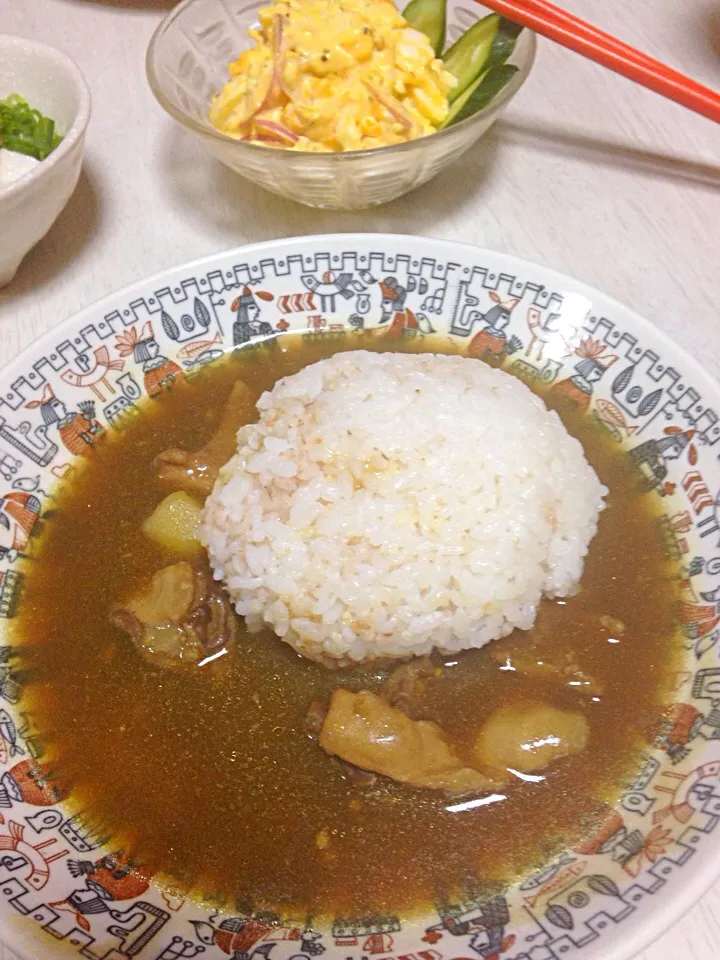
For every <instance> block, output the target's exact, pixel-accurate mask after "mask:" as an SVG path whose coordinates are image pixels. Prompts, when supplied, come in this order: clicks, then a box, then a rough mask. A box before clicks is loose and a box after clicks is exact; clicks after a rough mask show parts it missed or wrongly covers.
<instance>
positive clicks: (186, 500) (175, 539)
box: [142, 490, 202, 556]
mask: <svg viewBox="0 0 720 960" xmlns="http://www.w3.org/2000/svg"><path fill="white" fill-rule="evenodd" d="M201 519H202V507H201V506H200V504H199V503H198V502H197V500H195V499H194V498H193V497H191V496H190V494H188V493H185V491H184V490H178V491H177V493H171V494H170V495H169V496H167V497H165V499H164V500H163V501H162V503H160V504H158V506H157V507H155V509H154V510H153V512H152V513H151V514H150V516H149V517H148V518H147V520H146V521H145V522H144V523H143V525H142V530H143V533H144V534H145V535H146V536H147V537H150V539H151V540H154V541H155V543H158V544H160V546H161V547H165V548H166V549H167V550H172V552H173V553H177V554H180V556H191V555H192V554H194V553H197V552H198V551H199V550H200V549H201V547H200V541H199V540H198V537H197V531H198V527H199V525H200V520H201Z"/></svg>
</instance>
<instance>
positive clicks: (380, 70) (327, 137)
mask: <svg viewBox="0 0 720 960" xmlns="http://www.w3.org/2000/svg"><path fill="white" fill-rule="evenodd" d="M258 19H259V21H260V27H259V29H254V30H250V31H249V35H250V38H251V40H253V41H254V46H253V47H251V48H250V49H248V50H245V51H244V52H243V53H242V54H241V55H240V56H239V57H238V58H237V60H235V61H234V62H233V63H231V64H230V66H229V72H230V80H229V81H228V82H227V83H226V84H225V86H224V87H223V89H222V90H221V91H220V93H219V94H217V96H215V97H214V98H213V102H212V106H211V109H210V122H211V123H212V124H213V126H215V127H216V128H217V129H218V130H220V131H222V132H223V133H225V134H228V135H229V136H231V137H234V138H236V139H239V140H248V141H251V142H254V143H263V144H267V145H270V146H276V147H284V148H286V149H290V150H297V151H314V152H338V151H345V150H366V149H371V148H374V147H385V146H389V145H390V144H394V143H403V142H406V141H408V140H415V139H417V138H418V137H423V136H426V135H427V134H430V133H434V132H435V131H436V130H437V128H438V127H439V126H440V125H441V124H442V122H443V121H444V120H445V118H446V117H447V115H448V110H449V107H448V94H449V92H450V91H451V90H452V89H453V87H454V86H455V85H456V83H457V80H456V79H455V77H454V76H453V75H452V74H451V73H449V72H448V71H447V70H446V69H445V67H444V65H443V62H442V60H438V59H437V58H436V57H435V53H434V51H433V48H432V46H431V45H430V41H429V40H428V38H427V37H426V36H425V34H423V33H420V32H419V31H418V30H415V29H413V28H412V27H411V26H410V25H409V24H408V22H407V21H406V20H405V19H404V18H403V17H402V16H401V14H400V13H399V12H398V10H397V9H396V8H395V6H393V4H392V2H391V0H280V2H277V3H274V4H272V5H270V6H267V7H262V8H260V10H259V12H258Z"/></svg>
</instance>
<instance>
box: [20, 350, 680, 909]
mask: <svg viewBox="0 0 720 960" xmlns="http://www.w3.org/2000/svg"><path fill="white" fill-rule="evenodd" d="M388 343H389V341H385V342H384V344H382V341H378V340H375V339H373V338H371V337H369V336H368V335H365V336H364V337H363V335H359V334H349V335H340V336H332V335H321V336H319V337H318V336H315V337H313V336H306V337H304V338H301V337H299V336H285V337H283V338H280V339H278V340H276V341H272V342H270V343H269V344H266V345H262V346H255V347H249V348H245V349H243V350H241V351H238V352H236V353H235V354H234V355H232V356H231V357H228V358H226V359H225V360H223V361H221V362H219V363H217V364H215V365H213V366H212V368H207V369H205V370H204V371H203V372H202V373H201V374H199V375H198V376H197V377H195V378H194V379H193V380H192V382H180V383H179V384H177V385H176V386H175V387H174V388H173V390H172V392H170V393H164V394H163V395H162V397H161V398H159V399H157V400H150V401H148V402H147V403H146V404H145V406H144V407H143V409H142V412H141V414H140V415H138V416H137V417H136V418H135V419H134V421H133V422H132V423H131V424H130V425H128V426H127V427H126V428H125V429H124V430H123V432H122V434H121V435H116V436H115V437H114V438H108V439H106V441H105V442H104V443H103V444H102V445H101V446H100V447H99V448H98V449H97V450H96V451H95V452H94V454H93V457H92V459H91V461H90V462H89V463H88V464H87V465H86V466H85V467H84V468H83V469H82V470H80V471H78V473H77V475H76V476H75V477H74V478H73V480H72V482H71V483H70V484H68V485H67V487H66V489H65V490H64V491H63V492H62V493H61V494H60V496H59V497H58V499H57V501H56V503H55V504H54V506H53V510H52V513H51V514H50V515H49V516H48V517H47V519H46V520H45V521H44V529H43V532H42V537H41V541H40V547H39V550H36V552H35V557H34V559H32V560H31V561H29V568H28V577H27V585H26V590H25V594H24V599H23V603H22V608H21V614H20V616H19V617H18V620H17V622H16V624H15V627H14V630H15V642H16V643H17V644H19V645H20V654H21V658H22V662H23V665H24V667H25V669H26V670H27V672H28V677H29V683H28V685H27V688H26V691H27V692H26V696H27V699H28V704H27V705H28V706H29V708H30V710H31V712H32V715H33V719H34V723H35V726H36V727H37V728H38V731H39V732H40V735H41V739H42V741H43V743H44V745H45V748H46V754H45V756H44V760H45V761H46V762H49V763H50V764H51V765H52V767H53V768H54V771H55V775H56V778H57V782H58V784H59V785H60V786H61V787H62V788H64V789H71V790H72V797H73V803H74V804H75V806H77V807H78V808H81V809H83V810H84V811H87V812H89V813H90V814H91V816H92V817H93V818H94V820H95V821H96V822H99V823H100V824H101V825H102V826H103V827H104V828H105V829H106V830H107V831H108V832H109V833H110V834H111V836H112V840H113V844H114V846H116V847H122V848H124V849H125V850H128V849H129V850H130V851H132V853H133V855H135V856H136V857H137V858H138V859H139V860H140V862H141V863H143V864H144V865H145V869H146V870H147V871H148V872H150V873H156V874H160V876H161V878H164V879H166V880H168V882H172V883H173V884H176V885H180V886H183V887H188V888H191V889H192V890H193V891H195V892H196V893H198V894H199V895H202V896H207V897H212V898H219V899H221V900H226V901H227V902H228V903H229V904H232V905H235V906H237V907H238V908H242V909H252V908H256V909H257V908H266V909H268V908H275V909H278V910H285V909H290V908H298V909H303V910H306V911H308V912H309V913H311V914H313V915H314V916H316V917H318V916H325V915H328V914H331V913H334V914H336V915H345V916H359V915H361V914H367V913H368V912H373V913H374V912H377V911H384V910H394V911H403V912H405V913H408V912H411V911H414V910H417V909H419V908H422V907H423V905H424V904H426V903H427V902H428V901H431V900H435V899H437V898H438V897H443V896H445V895H449V894H450V892H451V891H456V890H457V889H458V888H459V886H460V885H461V884H470V885H472V886H475V885H476V881H477V882H478V883H479V884H480V886H481V887H494V886H495V885H496V884H503V883H507V882H511V881H512V880H513V879H514V878H516V877H517V876H518V875H519V874H523V873H527V872H529V871H530V870H532V869H534V868H537V867H538V866H540V865H541V864H542V863H544V862H546V861H547V860H548V859H549V858H550V857H551V856H553V855H555V854H557V853H558V852H559V851H560V850H561V849H562V848H563V847H565V846H566V845H567V844H572V843H573V842H574V841H575V840H577V839H578V838H579V837H580V836H581V835H583V834H585V833H586V832H587V830H588V828H589V826H590V825H591V824H592V823H594V822H596V821H597V820H598V819H599V818H600V817H601V816H602V811H603V809H604V803H605V802H606V801H609V800H612V799H613V798H614V797H616V796H617V795H618V793H619V792H620V790H621V788H622V783H623V781H624V779H626V778H627V777H628V776H629V775H631V774H632V773H633V770H634V769H635V767H636V765H637V760H638V752H639V750H640V749H641V748H642V746H643V745H645V744H647V742H648V741H649V739H650V738H651V737H652V731H653V725H654V723H655V722H656V720H657V718H658V715H659V714H660V713H661V712H662V709H663V706H664V704H665V702H666V691H667V687H668V681H669V677H670V676H671V673H672V670H673V667H674V666H675V665H676V664H677V656H678V654H677V645H676V642H675V641H674V640H673V636H674V625H673V616H672V603H673V596H674V593H673V589H672V582H673V581H672V570H671V569H670V568H669V566H668V563H667V561H666V560H664V559H663V550H662V547H661V544H660V539H659V534H658V527H657V516H656V514H655V513H654V512H653V510H652V504H651V498H650V497H648V495H647V494H642V493H641V492H640V491H639V488H638V483H637V477H636V475H635V474H634V473H633V470H632V467H631V465H630V460H629V457H627V456H625V455H623V454H622V453H621V452H619V451H618V449H617V448H616V447H615V446H614V445H613V444H611V442H610V441H609V440H608V439H607V438H606V436H605V435H604V434H601V433H600V431H599V428H594V427H593V426H592V425H591V424H590V421H589V420H588V419H582V418H578V417H574V416H572V415H569V416H568V415H564V420H565V423H566V425H567V427H568V429H569V430H570V431H571V432H572V433H574V434H576V435H578V436H579V437H580V438H581V439H582V442H583V444H584V447H585V452H586V455H587V457H588V459H589V461H590V462H591V463H592V465H593V466H594V468H595V470H596V471H597V473H598V474H599V476H600V478H601V480H602V481H603V482H604V483H605V484H606V485H607V486H608V487H609V488H610V495H609V497H608V499H607V504H608V505H607V508H606V509H605V511H604V512H603V513H602V514H601V517H600V526H599V530H598V533H597V535H596V537H595V539H594V540H593V542H592V544H591V548H590V553H589V556H588V558H587V562H586V565H585V573H584V576H583V581H582V590H581V592H580V593H579V595H578V596H576V597H574V598H571V599H567V600H563V601H543V603H542V607H541V611H540V614H539V616H538V619H537V623H536V626H535V628H534V629H533V631H531V634H532V637H534V638H535V639H536V640H537V641H538V643H540V644H542V649H543V651H545V652H547V655H548V657H549V658H551V657H552V655H553V653H555V654H556V655H557V654H560V653H563V652H566V651H568V650H571V651H572V652H573V654H574V656H575V657H576V658H577V659H578V660H579V662H580V664H581V666H582V668H583V670H584V671H585V672H586V673H588V674H590V675H592V677H593V678H595V679H596V680H597V681H599V682H600V683H601V684H602V685H603V686H604V691H603V694H602V696H601V697H596V698H595V699H592V698H590V697H589V696H584V697H583V696H580V695H579V694H577V693H574V692H573V691H572V689H571V688H570V687H564V688H562V689H559V688H558V687H554V686H552V685H549V684H548V683H547V682H546V681H545V680H539V679H537V678H535V679H532V678H529V677H525V676H522V675H520V674H519V673H517V672H515V673H513V672H511V671H503V670H500V669H499V664H498V663H497V662H495V661H494V660H493V659H492V658H491V657H490V656H489V653H488V649H487V648H486V649H483V650H479V651H473V652H468V653H463V654H460V655H457V656H455V657H452V658H446V662H447V667H446V668H445V670H444V672H443V676H442V677H441V678H439V679H436V680H432V681H431V682H430V689H429V691H428V694H427V697H426V700H425V702H424V706H425V707H427V709H426V711H425V713H426V715H427V716H428V717H429V718H431V719H435V720H437V721H438V722H439V723H440V724H441V725H442V727H443V728H444V729H445V731H446V732H447V734H448V735H449V737H450V739H451V741H453V742H454V743H455V744H456V746H457V747H458V748H459V749H460V750H462V749H463V747H466V746H469V744H470V742H471V741H472V739H473V738H474V735H475V733H476V731H477V730H478V728H479V726H480V725H481V723H482V722H483V720H484V719H485V718H486V717H487V716H488V715H489V714H490V712H491V711H492V710H493V709H494V708H495V707H497V706H500V705H501V704H506V703H508V702H510V701H514V700H526V699H533V700H543V701H546V702H549V703H552V704H554V705H556V706H567V707H571V708H575V709H577V708H578V707H579V708H581V709H582V710H583V712H584V713H585V715H586V716H587V718H588V720H589V722H590V727H591V736H590V741H589V745H588V747H587V748H586V750H585V751H584V752H583V753H581V754H580V755H578V756H574V757H568V758H565V759H563V760H561V761H558V762H557V763H556V764H555V765H553V766H552V767H551V768H550V769H549V770H548V771H546V776H545V779H544V780H543V781H541V782H540V783H523V782H520V781H517V782H515V783H514V784H513V785H511V786H510V787H509V788H508V789H507V790H504V794H505V795H506V798H505V799H504V800H503V801H502V802H494V803H491V804H487V805H484V806H479V807H475V808H472V809H467V810H465V811H462V812H451V811H448V809H447V808H448V807H449V806H452V805H454V803H455V804H456V803H457V801H455V802H453V801H448V800H447V799H444V798H443V797H441V796H440V795H437V794H434V793H431V792H429V791H419V790H412V789H410V788H407V787H404V786H401V785H398V784H395V783H392V782H389V781H386V782H384V783H383V784H382V786H381V787H379V788H374V789H373V790H371V791H365V790H363V789H362V788H359V787H358V786H355V785H353V784H352V783H350V782H348V781H347V780H345V779H344V778H343V776H342V775H341V770H340V767H339V765H338V764H337V761H336V760H334V759H333V758H331V757H329V756H327V755H326V754H325V753H324V752H323V750H322V749H321V748H320V747H319V746H318V744H317V742H315V741H313V740H311V739H309V737H308V736H307V734H306V732H305V730H304V728H303V719H304V716H305V713H306V711H307V709H308V706H309V704H310V703H311V701H312V700H316V699H324V698H326V697H327V696H328V695H329V694H330V692H331V691H332V690H333V689H334V688H335V687H337V686H339V685H345V686H347V687H349V688H352V689H356V690H357V689H368V688H369V689H376V688H377V687H378V685H379V683H380V681H381V679H382V678H383V676H384V674H383V672H382V671H381V670H379V669H378V668H377V667H375V668H372V667H370V668H365V669H355V670H350V671H332V670H328V669H326V668H324V667H322V666H319V665H317V664H315V663H311V662H309V661H307V660H304V659H303V658H301V657H299V656H298V655H297V654H296V653H295V652H294V651H293V650H292V649H291V648H290V647H289V646H287V645H286V644H284V643H283V642H281V641H280V640H279V639H277V638H276V637H275V636H274V634H272V633H271V632H266V633H262V634H255V635H252V634H247V633H246V632H245V630H244V625H242V628H241V631H240V640H239V642H238V646H237V649H236V650H235V651H234V652H231V653H229V654H228V655H227V656H223V657H220V658H219V659H217V660H216V661H214V662H213V663H212V664H208V665H207V666H205V667H202V668H193V669H189V670H178V671H170V670H161V669H158V668H157V667H154V666H151V665H149V664H148V663H146V661H145V660H143V658H142V657H141V656H140V655H139V654H138V653H137V651H136V650H135V649H134V647H133V645H132V643H131V642H130V640H129V638H128V637H127V636H126V635H125V634H123V633H121V632H120V631H118V630H116V629H115V628H113V627H112V626H111V625H110V624H109V622H108V611H109V609H110V608H111V607H112V606H113V605H115V604H117V603H118V601H121V600H124V599H127V598H128V597H129V596H131V595H132V594H133V592H135V591H137V590H138V589H139V588H142V587H143V586H145V585H146V584H147V582H148V580H149V578H150V577H151V575H152V574H153V573H154V572H155V571H156V570H158V569H159V568H160V567H162V566H164V565H166V564H167V563H170V562H173V561H174V560H175V558H174V557H173V556H172V555H170V554H169V553H167V552H165V551H163V550H162V549H160V548H159V547H156V546H155V545H154V544H153V543H151V542H150V541H148V540H147V539H146V538H145V537H144V536H143V534H142V533H141V530H140V525H141V523H142V521H143V520H144V519H145V518H146V517H147V516H148V514H150V513H151V511H152V510H153V508H154V507H155V506H156V504H157V503H159V502H160V501H161V500H162V499H163V497H164V495H165V494H166V493H167V489H162V488H161V487H160V485H159V484H158V483H157V482H156V480H155V479H154V469H153V467H152V461H153V457H154V456H155V454H157V453H158V452H159V451H161V450H164V449H165V448H167V447H169V446H186V447H188V448H190V449H193V448H197V447H199V446H200V445H202V444H203V443H204V442H205V441H206V440H207V439H208V438H209V436H210V434H211V433H212V432H213V429H214V427H215V424H216V423H217V421H218V419H219V416H220V413H221V411H222V407H223V404H224V401H225V399H226V397H227V396H228V394H229V392H230V389H231V386H232V383H233V382H234V381H235V379H236V378H238V377H240V378H242V379H243V380H244V381H245V382H246V383H247V384H249V385H250V386H252V388H253V389H255V390H256V391H257V392H258V394H259V393H260V392H261V391H262V390H265V389H268V388H270V387H271V386H272V384H273V383H274V382H275V381H276V380H277V379H278V378H279V377H281V376H284V375H286V374H290V373H293V372H295V371H297V370H298V369H299V368H301V367H302V366H304V365H306V364H308V363H312V362H314V361H316V360H319V359H321V358H323V357H326V356H328V355H330V354H332V353H334V352H336V351H337V350H344V349H358V348H360V347H366V348H368V349H388ZM381 344H382V346H381ZM390 348H391V349H397V350H418V349H420V344H419V343H418V342H417V341H409V342H408V341H397V342H395V343H394V344H392V345H391V347H390ZM422 348H423V349H425V350H428V349H432V350H435V351H436V352H453V351H454V348H453V346H452V345H451V344H450V341H449V340H446V339H442V340H440V338H437V339H433V340H429V339H426V340H424V341H422ZM455 352H456V351H455ZM409 427H410V425H409ZM601 616H610V617H613V618H616V619H618V620H621V621H622V622H623V623H624V624H625V628H626V629H625V632H624V634H623V635H622V636H621V637H618V636H617V633H615V634H613V633H612V632H611V631H609V630H607V629H605V628H603V627H601V626H600V623H599V618H600V617H601ZM515 636H516V635H515ZM618 639H619V641H620V642H610V641H612V640H615V641H617V640H618ZM321 831H326V834H327V836H328V837H329V841H330V842H329V844H328V845H327V846H326V847H325V848H324V849H321V846H322V844H321V845H319V844H318V842H317V837H318V834H319V833H320V832H321ZM168 878H170V879H168Z"/></svg>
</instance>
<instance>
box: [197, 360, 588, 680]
mask: <svg viewBox="0 0 720 960" xmlns="http://www.w3.org/2000/svg"><path fill="white" fill-rule="evenodd" d="M257 406H258V410H259V413H260V420H259V422H258V423H256V424H252V425H250V426H246V427H243V428H242V429H241V430H240V431H239V433H238V452H237V454H236V455H235V456H234V457H233V458H232V459H231V460H230V461H229V462H228V463H227V464H226V465H225V466H224V467H223V468H222V470H221V471H220V476H219V478H218V481H217V483H216V485H215V489H214V490H213V492H212V494H211V496H210V497H209V498H208V501H207V504H206V506H205V514H204V522H203V525H202V530H201V539H202V540H203V543H204V544H205V546H206V547H207V549H208V553H209V556H210V563H211V565H212V567H213V568H214V573H215V577H216V579H218V580H220V579H222V580H224V582H225V586H226V588H227V590H228V593H229V594H230V597H231V598H232V600H233V602H234V603H235V609H236V610H237V612H238V613H239V614H241V615H242V616H244V617H245V619H246V621H247V624H248V627H249V628H250V629H251V630H259V629H261V628H262V627H264V626H266V625H269V626H271V627H272V629H273V630H274V631H275V633H276V634H277V635H278V636H280V637H282V638H283V640H286V641H287V642H288V643H290V644H292V646H293V647H294V648H295V649H296V650H297V651H298V652H299V653H301V654H303V655H305V656H307V657H310V658H311V659H313V660H320V661H323V662H325V663H328V664H331V663H334V664H337V665H347V664H352V663H360V662H362V661H366V660H372V659H376V658H400V657H408V656H411V655H421V654H425V653H429V652H430V651H431V650H432V649H433V648H437V649H438V650H441V651H443V652H446V653H447V652H452V653H454V652H455V651H458V650H464V649H467V648H470V647H482V646H483V645H484V644H486V643H488V642H489V641H490V640H493V639H496V638H497V637H502V636H505V635H506V634H508V633H510V631H511V630H513V629H514V628H516V627H518V628H520V629H522V630H527V629H529V628H530V627H532V625H533V622H534V620H535V616H536V613H537V610H538V604H539V602H540V599H541V597H543V596H548V597H558V596H567V595H569V594H572V593H573V592H575V591H576V589H577V586H578V583H579V581H580V577H581V575H582V571H583V561H584V557H585V555H586V553H587V550H588V545H589V544H590V541H591V539H592V537H593V536H594V534H595V532H596V529H597V519H598V513H599V511H600V510H602V509H603V506H604V503H603V497H604V495H605V494H606V493H607V490H606V488H605V487H603V486H602V484H601V483H600V481H599V480H598V478H597V476H596V474H595V472H594V471H593V469H592V467H591V466H590V465H589V464H588V462H587V460H586V459H585V456H584V453H583V449H582V446H581V444H580V443H579V442H578V441H577V440H575V439H574V438H573V437H571V436H570V435H569V434H568V432H567V431H566V429H565V427H564V426H563V424H562V422H561V421H560V418H559V417H558V416H557V414H556V413H554V412H551V411H548V410H547V408H546V407H545V405H544V404H543V402H542V401H541V400H540V399H539V398H538V397H536V396H535V395H534V394H533V393H532V392H531V391H530V390H529V389H528V387H526V386H525V384H523V383H522V382H521V381H519V380H517V379H516V378H515V377H513V376H511V375H510V374H508V373H503V372H502V371H500V370H496V369H493V368H491V367H489V366H487V365H486V364H485V363H483V362H482V361H480V360H473V359H467V358H463V357H459V356H441V355H436V354H397V353H369V352H366V351H355V352H352V353H341V354H338V355H336V356H334V357H332V358H330V359H328V360H321V361H319V362H318V363H314V364H312V365H310V366H308V367H306V368H305V369H303V370H301V371H300V372H299V373H296V374H294V375H293V376H289V377H286V378H285V379H283V380H280V381H279V382H278V383H277V384H276V385H275V386H274V388H273V389H272V390H271V391H269V392H267V393H264V394H263V395H262V396H261V397H260V399H259V401H258V404H257Z"/></svg>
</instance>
